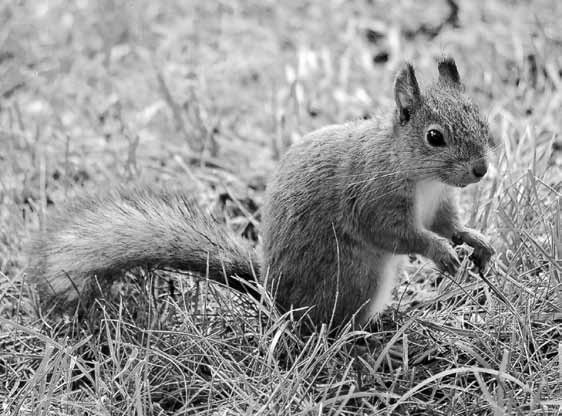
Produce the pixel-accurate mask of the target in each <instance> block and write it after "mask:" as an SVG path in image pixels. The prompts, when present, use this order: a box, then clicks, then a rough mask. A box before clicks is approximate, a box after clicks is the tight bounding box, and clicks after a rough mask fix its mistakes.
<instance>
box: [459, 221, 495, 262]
mask: <svg viewBox="0 0 562 416" xmlns="http://www.w3.org/2000/svg"><path fill="white" fill-rule="evenodd" d="M452 241H453V244H455V245H460V244H462V243H466V244H467V245H469V246H470V247H472V248H473V249H474V251H473V253H472V254H471V255H470V260H472V262H473V263H474V265H475V266H476V267H477V268H478V269H479V270H481V271H484V270H485V268H486V266H487V265H488V262H489V261H490V259H491V258H492V256H493V255H494V254H495V253H496V251H495V250H494V248H493V247H492V246H491V245H490V243H489V242H488V240H487V238H486V237H484V236H483V235H482V234H480V233H479V232H478V231H476V230H472V229H470V228H466V229H465V230H463V231H461V232H459V233H455V234H454V235H453V237H452Z"/></svg>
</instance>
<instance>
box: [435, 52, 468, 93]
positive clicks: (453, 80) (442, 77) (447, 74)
mask: <svg viewBox="0 0 562 416" xmlns="http://www.w3.org/2000/svg"><path fill="white" fill-rule="evenodd" d="M437 70H438V71H439V81H441V82H444V83H446V84H449V85H453V86H456V87H461V86H462V84H461V77H460V75H459V71H458V69H457V64H456V63H455V60H454V59H453V58H452V57H450V56H447V55H445V56H442V57H441V58H440V59H439V60H438V61H437Z"/></svg>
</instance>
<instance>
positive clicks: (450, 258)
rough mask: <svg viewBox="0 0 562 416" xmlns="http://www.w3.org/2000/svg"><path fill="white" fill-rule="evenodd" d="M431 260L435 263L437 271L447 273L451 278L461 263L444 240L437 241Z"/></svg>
mask: <svg viewBox="0 0 562 416" xmlns="http://www.w3.org/2000/svg"><path fill="white" fill-rule="evenodd" d="M431 259H432V260H433V261H434V262H435V264H436V265H437V267H438V268H439V270H441V271H444V272H447V273H449V274H450V275H451V276H454V275H456V274H457V270H458V269H459V267H460V265H461V262H460V261H459V258H458V256H457V253H456V252H455V250H454V249H453V247H451V246H450V244H449V242H448V241H447V240H445V239H443V241H439V244H438V246H437V248H436V249H435V250H434V251H433V253H432V255H431Z"/></svg>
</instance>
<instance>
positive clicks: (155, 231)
mask: <svg viewBox="0 0 562 416" xmlns="http://www.w3.org/2000/svg"><path fill="white" fill-rule="evenodd" d="M257 265H258V261H257V258H256V254H255V252H254V251H253V250H252V249H250V248H249V247H248V245H247V244H245V243H244V241H242V239H240V238H237V237H236V236H235V235H234V234H233V233H232V232H230V231H229V230H228V229H227V228H226V227H225V226H223V225H221V224H218V223H217V222H216V221H214V219H213V218H212V217H211V216H209V215H208V214H206V213H204V212H203V211H202V210H201V208H200V207H199V206H198V205H197V204H196V203H195V202H194V201H193V200H192V198H191V197H190V196H189V195H188V194H187V193H185V192H182V191H178V190H173V191H172V190H166V189H158V190H153V189H151V188H149V187H142V186H137V187H134V188H132V189H126V188H116V189H113V190H110V191H109V192H105V193H99V194H96V195H84V196H81V197H78V198H75V199H74V200H72V201H71V202H70V203H68V204H66V205H65V206H64V207H63V208H62V209H61V210H59V212H57V213H55V214H53V215H50V217H49V221H48V222H47V226H46V229H45V230H44V231H43V232H41V233H40V234H39V235H38V236H37V237H36V239H35V240H34V241H33V242H32V247H31V256H30V266H29V268H28V270H27V275H28V276H29V278H30V279H31V280H32V281H34V282H35V283H36V284H37V286H38V287H39V288H40V290H41V292H42V293H41V297H42V299H53V298H55V299H56V300H57V301H58V302H60V303H63V304H64V303H66V302H72V301H75V300H77V299H78V298H79V297H80V296H81V294H82V292H84V291H87V290H88V286H87V285H88V284H91V283H92V277H98V278H99V280H102V279H107V278H111V277H113V276H115V275H116V274H119V273H120V272H123V271H126V270H130V269H131V268H134V267H138V266H146V267H165V268H171V269H178V270H189V271H193V272H196V273H200V274H202V275H207V274H208V276H209V278H211V279H213V280H219V281H222V282H225V283H227V284H229V285H231V286H233V287H235V288H236V289H239V290H242V291H244V290H250V291H251V288H247V287H245V286H244V285H242V284H241V283H240V281H239V280H237V279H231V278H230V277H231V276H232V275H237V276H238V277H240V278H241V279H243V280H247V281H253V280H255V273H256V271H254V267H257ZM243 286H244V287H243Z"/></svg>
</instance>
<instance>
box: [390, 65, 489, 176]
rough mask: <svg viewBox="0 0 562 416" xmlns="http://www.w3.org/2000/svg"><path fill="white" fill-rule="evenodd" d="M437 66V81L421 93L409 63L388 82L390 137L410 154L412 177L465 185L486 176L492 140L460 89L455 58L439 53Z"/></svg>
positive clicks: (483, 121) (478, 114)
mask: <svg viewBox="0 0 562 416" xmlns="http://www.w3.org/2000/svg"><path fill="white" fill-rule="evenodd" d="M437 68H438V70H439V78H438V80H437V81H436V82H435V83H434V84H433V85H431V86H429V87H428V88H427V89H425V90H424V91H423V92H420V88H419V86H418V82H417V80H416V75H415V73H414V68H413V67H412V65H410V64H408V63H406V64H404V65H403V66H402V68H401V69H400V71H399V73H398V75H397V76H396V80H395V82H394V97H395V100H396V110H397V111H396V118H395V131H396V133H397V134H396V137H398V138H400V140H402V141H403V142H401V143H400V146H401V148H402V149H403V150H404V151H406V152H408V154H410V155H411V157H412V158H413V159H412V163H413V166H415V167H416V170H415V171H412V174H413V175H414V176H416V177H420V178H424V179H437V180H439V181H441V182H444V183H446V184H448V185H452V186H466V185H468V184H471V183H475V182H478V181H479V180H480V179H482V177H483V176H484V175H485V174H486V172H487V170H488V159H489V154H490V150H491V149H492V148H493V141H492V138H491V135H490V133H489V131H488V123H487V122H486V120H485V119H484V118H483V117H482V116H481V115H480V111H479V109H478V107H477V106H476V105H475V104H474V103H473V102H472V101H471V100H470V98H469V97H468V96H467V95H466V94H465V93H464V87H463V85H462V83H461V81H460V77H459V72H458V70H457V66H456V64H455V61H454V60H453V59H452V58H450V57H443V58H441V59H440V60H439V61H438V64H437ZM420 164H421V165H420Z"/></svg>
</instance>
